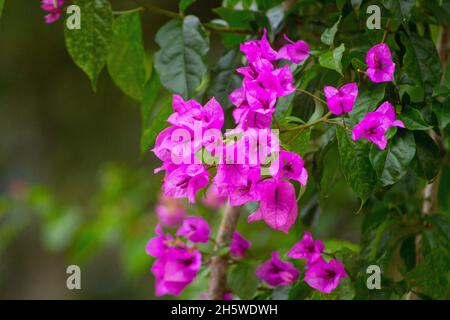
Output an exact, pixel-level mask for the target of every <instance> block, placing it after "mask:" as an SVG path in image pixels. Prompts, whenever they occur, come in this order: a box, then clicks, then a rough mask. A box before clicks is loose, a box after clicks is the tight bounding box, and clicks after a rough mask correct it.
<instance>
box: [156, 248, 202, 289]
mask: <svg viewBox="0 0 450 320" xmlns="http://www.w3.org/2000/svg"><path fill="white" fill-rule="evenodd" d="M201 264H202V256H201V254H200V252H199V251H198V250H195V249H193V248H189V247H186V248H184V247H173V248H169V249H168V250H167V252H166V253H165V254H164V256H162V257H161V258H159V259H158V260H156V261H155V262H154V263H153V266H152V273H153V274H154V275H155V277H156V283H155V286H156V296H158V297H159V296H162V295H164V294H172V295H176V296H178V295H179V294H180V293H181V292H182V291H183V290H184V288H186V286H187V285H188V284H190V283H191V282H192V281H193V280H194V279H195V277H196V275H197V272H198V271H199V270H200V267H201Z"/></svg>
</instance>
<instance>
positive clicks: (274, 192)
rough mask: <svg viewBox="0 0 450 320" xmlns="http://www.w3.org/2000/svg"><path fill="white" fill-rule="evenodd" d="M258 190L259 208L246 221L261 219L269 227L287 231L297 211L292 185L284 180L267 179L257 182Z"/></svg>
mask: <svg viewBox="0 0 450 320" xmlns="http://www.w3.org/2000/svg"><path fill="white" fill-rule="evenodd" d="M258 190H259V195H260V199H261V200H260V203H259V209H258V210H257V211H256V212H254V213H252V214H251V215H250V216H249V217H248V221H249V222H251V221H256V220H261V219H263V220H264V221H265V222H266V223H267V224H268V225H269V227H271V228H273V229H276V230H280V231H283V232H285V233H288V232H289V229H290V228H291V226H292V225H293V224H294V222H295V219H296V218H297V213H298V208H297V201H296V197H295V188H294V186H293V185H292V184H291V183H290V182H289V181H286V180H277V179H267V180H264V181H262V182H260V183H259V184H258Z"/></svg>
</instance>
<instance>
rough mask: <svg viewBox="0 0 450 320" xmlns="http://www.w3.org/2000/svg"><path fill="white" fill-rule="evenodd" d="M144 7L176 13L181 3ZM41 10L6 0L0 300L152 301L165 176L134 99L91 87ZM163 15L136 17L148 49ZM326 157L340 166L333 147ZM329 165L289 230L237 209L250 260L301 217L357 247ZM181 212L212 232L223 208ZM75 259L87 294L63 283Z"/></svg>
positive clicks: (201, 11)
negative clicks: (326, 179) (145, 138)
mask: <svg viewBox="0 0 450 320" xmlns="http://www.w3.org/2000/svg"><path fill="white" fill-rule="evenodd" d="M112 3H113V8H114V9H124V8H133V7H135V5H134V4H133V3H132V2H129V1H126V0H117V1H112ZM149 3H152V4H154V5H157V6H160V7H163V8H165V9H169V10H174V11H176V10H177V5H178V1H176V0H164V1H159V0H158V1H149ZM218 6H220V1H219V0H214V1H212V0H208V1H198V2H197V3H195V4H194V5H193V6H192V7H191V8H190V9H189V12H190V13H192V14H195V15H197V16H198V17H199V18H200V20H201V21H209V20H211V19H213V18H216V16H215V15H214V13H213V12H212V11H211V9H212V8H215V7H218ZM43 16H44V12H42V11H41V10H40V8H39V1H37V0H13V1H8V0H7V1H6V5H5V8H4V14H3V17H2V20H1V23H0V39H1V41H0V299H48V298H51V299H101V298H114V299H153V298H154V293H153V292H154V288H153V277H152V275H151V273H150V267H151V264H152V259H151V258H150V257H148V256H147V255H146V253H145V244H146V242H147V240H148V239H149V238H150V237H151V236H152V235H153V229H154V227H155V225H156V223H157V222H156V221H157V219H156V216H155V213H154V206H155V203H156V200H157V197H158V193H159V192H160V187H161V178H162V175H161V174H158V175H155V174H153V173H152V172H153V169H154V168H155V167H157V166H159V164H158V161H156V159H155V158H154V157H153V156H152V155H151V154H150V152H148V153H147V154H145V155H141V152H140V147H139V141H140V135H141V117H140V111H139V105H138V103H136V102H135V101H133V100H131V99H130V98H128V97H127V96H125V95H124V94H122V93H121V92H120V91H119V89H118V88H117V87H116V86H115V85H114V84H113V83H112V80H111V79H110V77H109V76H108V75H107V72H106V71H104V72H103V73H102V75H101V77H100V79H99V81H98V88H97V92H93V91H92V89H91V86H90V83H89V81H88V79H87V77H86V76H85V75H84V74H83V73H82V71H81V70H79V69H78V68H77V67H76V66H75V65H74V64H73V62H72V61H71V59H70V57H69V55H68V53H67V51H66V48H65V45H64V38H63V25H62V21H59V22H57V23H55V24H53V25H46V24H45V23H44V20H43ZM167 20H168V19H167V18H165V17H161V16H157V15H150V14H148V13H144V14H142V24H143V31H144V41H145V46H146V50H147V52H148V53H149V54H151V53H152V52H154V51H156V50H157V49H158V48H157V46H156V44H155V43H154V41H153V39H154V35H155V33H156V31H157V30H158V29H159V28H160V27H161V26H162V25H163V24H164V23H165V22H166V21H167ZM211 41H212V43H211V52H210V57H211V61H215V60H216V59H217V56H219V55H220V54H221V53H223V48H222V47H221V45H220V41H219V39H218V37H217V35H213V36H212V40H211ZM168 107H170V106H168ZM327 161H329V163H330V164H332V165H331V166H330V168H333V165H335V166H338V165H339V163H338V157H337V154H335V157H333V156H330V157H329V159H328V160H327ZM330 170H333V169H330ZM336 172H337V176H336V181H335V183H334V184H330V188H329V189H330V192H329V194H328V196H327V197H326V198H323V199H316V198H314V197H312V196H311V195H312V192H310V191H309V190H311V189H313V188H314V186H313V185H312V184H313V182H311V185H309V187H308V190H307V191H306V194H305V196H304V197H303V198H302V200H301V206H300V214H301V217H302V219H298V223H297V225H296V228H295V230H294V231H292V232H290V234H289V235H285V234H282V233H280V232H278V231H274V230H272V229H269V228H268V227H267V226H266V225H264V223H262V222H257V223H254V224H247V222H246V216H247V214H248V211H249V210H251V208H246V209H244V210H243V211H244V212H243V213H242V216H241V219H240V222H239V225H238V230H239V231H240V232H241V233H242V234H244V235H245V236H246V237H247V238H248V239H250V240H251V241H252V242H253V244H254V246H253V248H252V250H251V255H252V257H253V258H255V259H260V260H261V261H262V260H266V259H267V258H268V257H269V256H270V253H271V251H273V250H279V251H281V252H283V251H285V250H287V249H288V248H289V247H290V246H292V244H293V243H294V242H296V241H297V240H298V239H299V237H300V236H301V234H302V233H301V232H302V231H303V230H304V229H305V227H306V225H308V224H311V228H312V231H313V232H314V234H315V235H316V236H317V237H319V238H323V239H324V240H327V241H328V243H329V245H330V246H332V245H333V243H336V242H333V240H336V239H338V240H339V241H348V243H347V245H348V246H351V245H352V243H353V244H357V243H358V241H359V231H358V230H359V229H360V226H359V225H360V223H361V217H360V215H357V214H356V212H357V211H358V207H359V203H358V201H357V198H356V196H355V195H354V194H353V193H352V191H351V190H350V189H349V188H348V187H347V185H346V183H345V182H344V181H343V179H342V177H340V176H339V171H336ZM311 180H312V179H311ZM188 212H189V214H201V215H204V216H206V217H207V218H208V219H209V220H210V221H211V223H212V226H213V227H214V228H216V227H217V224H218V222H219V219H220V214H221V211H220V210H217V211H212V210H208V209H206V208H204V207H202V206H201V205H199V206H189V207H188ZM71 264H77V265H79V266H80V267H81V270H82V290H79V291H77V290H74V291H70V290H68V289H67V288H66V278H67V274H66V268H67V266H68V265H71ZM206 279H207V275H206V274H202V275H201V276H199V277H198V279H197V280H196V282H195V283H193V284H192V285H191V286H190V287H189V289H187V290H186V292H185V293H184V294H183V296H182V297H183V298H195V297H197V296H198V294H199V293H201V292H204V291H205V290H206ZM166 298H171V297H166Z"/></svg>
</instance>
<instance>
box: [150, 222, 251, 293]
mask: <svg viewBox="0 0 450 320" xmlns="http://www.w3.org/2000/svg"><path fill="white" fill-rule="evenodd" d="M210 232H211V230H210V227H209V225H208V222H206V220H205V219H203V218H202V217H199V216H188V217H186V218H184V220H183V223H182V225H181V226H180V227H179V228H178V230H177V231H176V232H175V238H174V237H173V236H172V235H171V234H170V233H167V234H164V232H163V230H162V227H161V225H159V224H158V225H157V226H156V229H155V233H156V236H155V237H153V238H151V239H150V240H149V242H148V243H147V246H146V251H147V253H148V254H149V255H150V256H152V257H154V258H156V260H155V262H154V263H153V266H152V269H151V270H152V273H153V275H154V276H155V278H156V283H155V287H156V290H155V293H156V296H161V295H165V294H172V295H176V296H178V295H179V294H180V293H181V292H182V291H183V290H184V288H186V286H187V285H189V284H190V283H191V282H192V281H193V280H194V279H195V277H196V276H197V273H198V272H199V270H200V267H201V265H202V254H201V252H200V251H199V250H198V248H197V244H199V243H206V242H208V240H209V235H210ZM250 246H251V242H250V241H248V240H247V239H245V238H244V237H242V236H241V235H240V234H239V233H238V232H235V233H234V234H233V238H232V241H231V244H230V253H231V254H232V255H233V256H235V257H237V258H239V257H244V256H245V254H246V251H247V250H248V249H249V248H250ZM230 297H232V295H231V293H230V292H228V293H227V296H226V297H225V296H224V299H229V298H230Z"/></svg>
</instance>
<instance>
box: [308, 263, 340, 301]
mask: <svg viewBox="0 0 450 320" xmlns="http://www.w3.org/2000/svg"><path fill="white" fill-rule="evenodd" d="M345 277H347V273H346V272H345V268H344V265H343V264H342V263H341V262H340V261H339V260H335V259H334V260H330V261H329V262H326V261H325V260H321V261H317V262H316V263H315V264H313V265H311V266H310V268H308V270H307V271H306V273H305V282H306V283H308V284H309V285H310V286H311V287H313V288H314V289H316V290H319V291H320V292H324V293H330V292H331V291H333V290H334V289H335V288H336V287H337V286H338V285H339V280H340V279H341V278H345Z"/></svg>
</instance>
